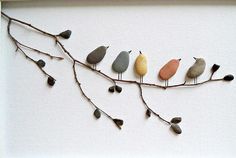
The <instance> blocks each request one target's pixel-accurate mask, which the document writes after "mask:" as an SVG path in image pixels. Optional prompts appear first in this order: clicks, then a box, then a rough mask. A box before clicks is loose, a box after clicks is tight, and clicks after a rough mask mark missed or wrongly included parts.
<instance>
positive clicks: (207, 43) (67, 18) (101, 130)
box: [0, 1, 236, 158]
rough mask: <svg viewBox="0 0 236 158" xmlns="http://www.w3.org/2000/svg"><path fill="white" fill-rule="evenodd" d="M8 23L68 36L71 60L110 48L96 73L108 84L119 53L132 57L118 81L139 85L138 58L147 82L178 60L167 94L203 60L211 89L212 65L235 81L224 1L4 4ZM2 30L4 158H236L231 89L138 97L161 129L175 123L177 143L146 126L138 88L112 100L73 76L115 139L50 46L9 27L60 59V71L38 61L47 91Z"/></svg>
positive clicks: (92, 81)
mask: <svg viewBox="0 0 236 158" xmlns="http://www.w3.org/2000/svg"><path fill="white" fill-rule="evenodd" d="M2 7H3V9H2V10H3V11H4V12H5V13H7V14H8V15H10V16H12V17H15V18H19V19H21V20H24V21H27V22H29V23H32V24H33V25H35V26H38V27H39V28H42V29H45V30H47V31H49V32H52V33H59V32H61V31H63V30H66V29H71V30H72V36H71V38H70V39H69V40H63V41H62V42H63V43H64V44H65V47H66V48H67V49H68V50H69V51H70V52H71V54H72V55H73V56H74V57H75V58H77V59H78V60H81V61H85V59H86V55H87V54H88V53H89V52H90V51H91V50H93V49H94V48H96V47H97V46H100V45H110V48H109V51H108V54H107V55H106V57H105V58H104V60H103V61H102V63H100V64H99V65H98V68H99V69H101V70H102V71H103V72H105V73H107V74H109V75H110V76H112V77H116V76H117V75H116V74H115V73H114V72H112V70H111V64H112V62H113V60H114V59H115V57H116V55H117V54H118V53H119V52H120V51H122V50H133V53H132V54H131V63H130V67H129V69H128V70H127V72H125V73H124V74H123V78H124V79H132V80H138V78H137V77H136V76H135V75H134V73H133V63H134V60H135V58H136V56H137V55H138V51H139V50H142V51H143V53H145V54H146V55H147V57H148V74H147V75H146V76H145V78H144V81H146V82H153V83H158V84H163V85H164V83H163V82H161V81H159V80H158V79H157V72H158V70H159V69H160V68H161V66H162V65H163V64H164V63H165V62H167V61H168V60H169V59H172V58H182V60H181V65H180V67H179V71H178V72H177V74H176V75H175V76H174V77H173V78H172V79H171V80H170V81H169V83H170V84H177V83H182V82H183V81H184V76H185V73H186V71H187V69H188V67H189V66H190V65H191V64H193V62H194V60H193V58H192V57H193V56H196V57H204V58H205V59H206V62H207V67H206V71H205V73H204V74H203V75H202V76H201V77H200V78H199V79H198V80H199V81H203V80H206V79H208V77H209V75H210V68H211V66H212V65H213V64H214V63H217V64H219V65H221V67H220V69H219V70H218V72H217V73H216V74H215V77H222V76H224V75H226V74H228V73H232V74H234V75H235V74H236V69H235V68H234V66H236V65H235V63H236V53H235V52H236V44H235V42H236V29H235V28H236V6H235V3H233V2H232V3H231V2H230V1H228V2H225V4H224V3H222V1H221V2H218V3H217V4H213V2H212V1H210V2H206V3H204V2H202V3H197V4H195V2H193V1H190V2H188V1H181V2H179V3H178V2H174V3H173V4H172V3H171V2H170V3H169V2H167V3H165V2H164V1H156V2H155V1H148V2H143V1H129V2H125V1H120V2H116V1H110V2H108V1H99V2H97V1H96V2H95V1H88V2H86V1H82V2H58V3H57V2H55V1H54V2H53V3H52V2H44V3H43V2H11V3H10V2H8V3H3V4H2ZM6 26H7V21H6V20H4V19H2V28H1V32H2V33H1V38H2V44H1V48H2V50H1V74H2V75H1V91H0V92H1V96H0V97H1V102H3V104H2V105H1V109H2V112H3V111H4V112H3V113H4V114H5V115H2V116H1V117H2V119H1V121H2V123H5V126H3V127H4V128H3V131H2V133H5V135H4V138H5V149H6V152H5V154H6V157H24V158H25V157H76V156H81V155H83V156H87V157H95V156H96V157H108V156H109V157H110V156H114V157H121V156H122V157H130V156H135V157H157V156H162V157H189V156H190V155H191V157H194V156H195V157H201V156H202V157H213V156H214V157H234V155H235V154H236V151H235V146H236V134H235V131H236V124H235V120H236V106H235V97H236V95H235V92H236V86H235V81H232V82H231V83H225V82H217V83H209V84H206V85H202V86H199V87H194V88H176V89H169V90H166V91H164V90H161V89H155V88H145V89H144V96H145V98H146V101H147V103H148V104H149V105H150V106H151V107H152V108H153V109H154V110H156V111H158V112H159V113H160V114H161V115H162V116H163V117H165V118H166V119H171V118H172V117H174V116H181V117H182V118H183V122H182V123H181V124H180V125H181V128H182V129H183V133H182V134H181V135H178V136H176V135H174V134H173V133H172V132H171V131H170V130H169V128H168V126H166V125H165V124H164V123H163V122H160V121H159V120H158V119H157V118H155V117H151V118H149V119H148V120H147V119H145V116H144V113H145V108H144V106H143V104H142V102H141V99H140V98H139V91H138V88H137V87H136V86H135V85H129V84H121V86H122V87H123V92H122V93H121V94H109V93H108V92H107V89H108V87H109V86H111V83H110V82H109V81H107V80H105V79H104V78H102V77H100V76H99V75H96V74H94V73H93V72H90V71H89V70H87V69H85V68H83V67H80V66H78V69H77V70H78V77H79V79H80V80H81V83H82V86H83V88H84V89H85V91H86V93H87V94H88V95H89V96H90V97H91V98H92V100H93V101H94V102H95V103H96V104H97V105H98V106H100V107H101V108H102V109H103V110H105V111H107V112H108V113H109V114H111V115H112V116H114V117H118V118H122V119H124V121H125V122H124V125H123V129H122V130H121V131H120V130H118V129H117V128H116V127H115V126H114V124H113V123H112V122H111V121H110V120H108V119H107V118H106V117H101V118H100V119H99V120H95V119H94V117H93V115H92V114H93V108H92V107H91V105H90V104H89V103H88V102H87V101H86V100H85V99H84V98H83V97H82V95H81V93H80V91H79V89H78V88H77V86H76V84H75V82H74V79H73V72H72V68H71V66H72V65H71V62H70V61H69V60H68V58H67V57H66V56H64V55H63V54H62V53H61V52H60V51H58V49H57V48H56V47H55V45H54V42H53V41H52V40H50V39H48V38H45V37H44V36H40V35H39V34H36V33H35V32H34V31H29V30H27V29H22V27H20V26H19V25H13V26H12V32H14V33H13V34H14V35H15V36H16V37H17V38H18V39H19V41H22V42H24V43H27V44H29V45H31V46H34V47H36V48H39V49H42V50H44V51H48V52H52V53H53V54H55V55H61V56H63V57H65V58H66V59H65V60H64V61H56V60H50V59H48V58H47V57H43V56H40V55H37V54H36V55H35V53H33V52H28V53H29V54H30V55H32V56H33V57H34V58H35V59H39V58H43V59H44V60H45V61H46V62H47V65H46V67H45V69H46V70H47V71H48V72H49V73H50V74H52V75H53V76H54V77H55V78H56V79H57V81H56V84H55V86H54V87H53V88H48V86H47V85H46V77H45V76H44V75H43V74H42V73H41V72H40V71H39V70H38V69H37V67H36V66H34V65H33V64H32V63H30V62H29V61H27V60H26V59H25V58H24V57H23V56H22V55H21V54H20V53H16V52H14V50H15V48H14V45H13V44H12V42H11V41H10V39H9V37H8V36H7V33H6Z"/></svg>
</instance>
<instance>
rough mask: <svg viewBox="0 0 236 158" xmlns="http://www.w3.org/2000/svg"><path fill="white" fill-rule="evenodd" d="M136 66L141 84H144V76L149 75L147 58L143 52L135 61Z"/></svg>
mask: <svg viewBox="0 0 236 158" xmlns="http://www.w3.org/2000/svg"><path fill="white" fill-rule="evenodd" d="M134 66H135V71H136V73H137V74H138V75H139V76H140V82H143V76H144V75H146V73H147V58H146V56H145V55H143V54H142V52H141V51H140V54H139V56H138V57H137V58H136V60H135V65H134Z"/></svg>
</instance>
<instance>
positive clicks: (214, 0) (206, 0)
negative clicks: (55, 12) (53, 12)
mask: <svg viewBox="0 0 236 158" xmlns="http://www.w3.org/2000/svg"><path fill="white" fill-rule="evenodd" d="M129 5H132V6H138V5H147V6H153V5H236V1H235V0H79V1H76V0H67V1H64V0H50V1H48V0H32V1H24V2H22V1H18V2H12V1H7V2H4V0H3V2H2V8H8V6H10V7H11V8H13V7H14V8H18V7H21V8H22V6H24V7H26V8H28V7H35V6H37V7H62V6H63V7H77V6H85V7H86V6H129Z"/></svg>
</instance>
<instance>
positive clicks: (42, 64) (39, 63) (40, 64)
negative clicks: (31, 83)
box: [37, 59, 46, 68]
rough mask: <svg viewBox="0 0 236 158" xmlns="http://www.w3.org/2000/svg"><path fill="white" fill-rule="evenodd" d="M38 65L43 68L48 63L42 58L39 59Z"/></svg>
mask: <svg viewBox="0 0 236 158" xmlns="http://www.w3.org/2000/svg"><path fill="white" fill-rule="evenodd" d="M37 65H38V66H39V67H41V68H43V67H44V66H45V65H46V63H45V61H43V60H42V59H40V60H38V61H37Z"/></svg>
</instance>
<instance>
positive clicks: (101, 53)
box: [1, 12, 234, 134]
mask: <svg viewBox="0 0 236 158" xmlns="http://www.w3.org/2000/svg"><path fill="white" fill-rule="evenodd" d="M1 16H2V17H3V18H4V19H5V20H7V22H8V24H7V33H8V35H9V37H10V39H11V41H12V42H13V44H14V46H15V48H16V51H18V52H20V53H21V54H22V55H23V56H24V57H25V58H26V59H27V60H29V61H30V62H31V63H33V64H34V65H36V66H37V67H38V69H39V70H40V71H41V72H42V73H43V74H44V75H45V76H46V77H47V79H46V82H47V84H48V85H49V87H53V86H54V85H55V84H56V79H55V78H54V77H53V76H51V75H50V74H49V73H47V72H46V71H45V67H46V62H45V61H44V60H42V59H38V60H35V59H33V58H32V57H31V56H30V55H29V54H28V53H27V50H31V51H34V52H36V53H39V54H41V55H45V56H47V57H49V58H51V59H55V60H63V59H64V58H63V57H59V56H54V55H51V53H48V52H44V51H41V50H38V49H36V48H33V47H31V46H29V45H26V44H23V43H22V42H21V41H19V40H17V39H16V38H15V37H14V35H13V34H12V31H11V26H12V23H18V24H20V26H21V27H26V28H29V29H31V30H34V31H35V32H39V33H41V35H42V36H45V38H51V39H53V40H54V41H55V43H56V46H57V47H59V48H60V49H61V52H62V53H63V55H66V56H68V58H67V59H68V60H70V61H71V67H72V70H73V75H74V81H75V83H76V84H77V86H78V88H79V90H80V91H81V94H82V96H83V97H84V98H85V99H86V100H87V101H88V102H89V103H90V104H91V106H92V108H93V110H94V111H93V113H92V114H93V116H94V117H95V118H96V119H99V118H100V117H102V116H106V117H107V118H108V119H110V120H111V122H113V123H114V125H115V126H116V127H117V128H119V129H121V127H122V126H123V124H124V121H123V120H122V119H120V118H118V117H115V116H112V115H111V114H108V113H107V112H105V111H104V110H103V109H101V108H100V107H99V105H98V104H97V103H95V102H94V101H93V100H92V99H91V98H90V97H89V96H88V95H87V94H86V92H85V91H84V89H83V87H82V84H81V82H80V79H79V76H78V74H77V71H76V70H77V68H78V66H81V67H84V68H86V69H88V70H90V71H92V72H94V74H97V75H100V76H102V77H103V78H104V79H106V80H108V81H110V82H111V84H112V86H110V87H108V92H110V93H114V92H117V93H121V92H122V87H121V86H120V85H118V83H119V84H121V83H123V84H134V85H137V88H138V91H139V95H140V99H141V102H142V104H143V105H144V107H145V109H146V110H145V112H144V114H145V115H146V118H149V117H157V118H158V119H159V120H161V121H162V122H164V123H165V124H166V125H167V126H169V127H170V128H171V129H172V131H173V132H174V133H176V134H181V133H182V129H181V128H180V126H179V123H180V122H181V121H182V118H181V117H179V116H174V117H172V118H170V119H166V118H164V117H163V116H162V115H161V114H159V113H158V112H156V111H154V110H153V109H152V108H151V106H149V105H148V104H147V102H146V101H145V98H144V95H143V89H144V87H153V88H156V89H163V90H166V89H169V88H178V87H195V86H199V85H203V84H206V83H210V82H218V81H227V82H228V81H232V80H233V79H234V76H233V75H231V74H228V75H225V76H223V77H222V78H213V75H214V73H215V72H216V71H217V70H218V69H219V68H220V66H219V65H217V64H214V65H213V66H212V68H211V75H210V78H209V79H207V80H205V81H202V82H197V77H199V76H200V75H201V74H203V72H204V70H205V67H206V62H205V59H203V58H200V57H194V60H195V63H194V64H193V66H191V67H190V68H189V69H188V70H187V73H186V76H187V77H188V78H190V79H193V80H194V82H193V83H186V81H184V82H183V83H180V84H175V85H169V84H168V79H170V78H171V77H172V76H174V75H175V73H176V72H177V70H178V67H179V64H180V60H181V59H179V58H177V59H172V60H170V61H169V62H167V64H165V65H164V66H163V67H162V68H161V69H160V71H159V73H158V77H160V78H161V79H162V80H164V81H165V85H164V86H163V85H159V84H155V83H148V82H144V81H143V77H144V76H145V75H146V74H147V72H148V61H147V57H146V55H147V54H146V52H145V54H144V53H143V52H141V51H140V52H139V55H138V56H137V58H136V61H135V65H134V68H135V70H134V71H135V72H136V74H137V75H139V77H140V80H139V81H136V80H124V79H122V75H123V73H125V71H126V70H127V68H128V67H129V63H130V58H129V55H130V53H131V51H127V50H126V51H121V52H120V53H119V54H118V56H117V58H116V59H114V62H113V64H112V65H111V67H112V69H113V70H114V72H115V73H117V75H118V78H113V77H111V76H110V75H108V74H105V73H103V72H102V71H101V70H98V69H97V64H98V63H99V62H102V59H103V58H104V57H105V55H106V53H107V51H109V50H108V48H109V46H99V47H97V48H95V49H94V50H93V51H91V52H88V56H87V63H88V64H86V63H85V62H83V61H81V60H78V59H76V58H74V57H73V56H72V54H71V53H70V52H69V51H68V50H67V49H66V48H65V47H64V45H63V44H62V42H61V38H63V39H69V38H70V36H71V34H72V31H70V30H66V31H63V32H61V33H58V34H53V33H49V32H47V31H45V30H42V29H40V28H38V27H36V26H34V25H31V24H29V23H27V22H24V21H21V20H19V19H16V18H13V17H10V16H8V15H6V14H5V13H3V12H1ZM132 53H135V52H132Z"/></svg>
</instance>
